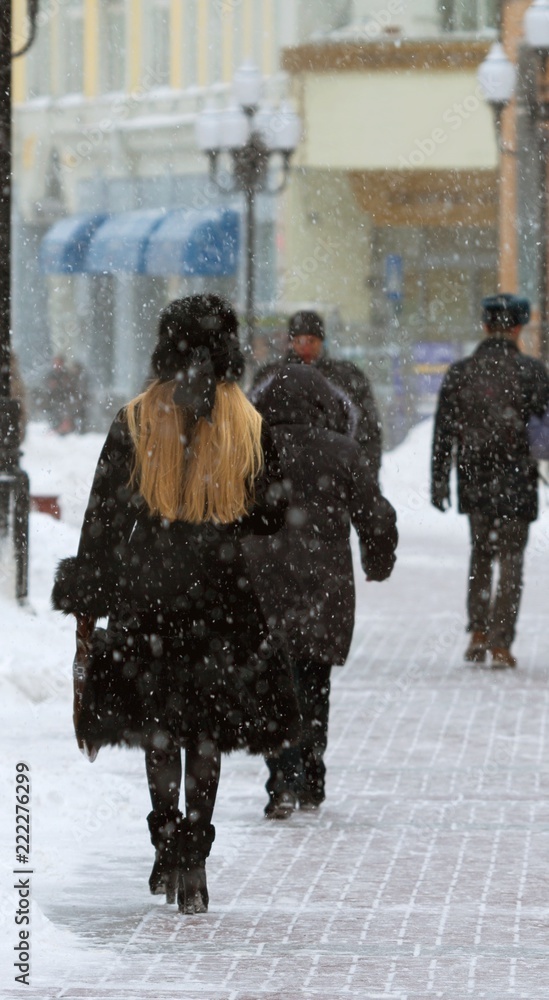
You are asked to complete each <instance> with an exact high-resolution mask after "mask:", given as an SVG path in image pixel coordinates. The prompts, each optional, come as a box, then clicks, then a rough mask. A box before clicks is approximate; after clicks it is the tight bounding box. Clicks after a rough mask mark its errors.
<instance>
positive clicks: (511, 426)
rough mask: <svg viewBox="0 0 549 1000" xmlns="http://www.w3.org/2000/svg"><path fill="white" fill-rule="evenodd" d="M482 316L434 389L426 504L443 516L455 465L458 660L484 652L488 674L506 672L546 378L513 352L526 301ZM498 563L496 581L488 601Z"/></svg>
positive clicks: (501, 301)
mask: <svg viewBox="0 0 549 1000" xmlns="http://www.w3.org/2000/svg"><path fill="white" fill-rule="evenodd" d="M482 315H483V322H484V328H485V331H486V334H487V336H486V338H485V339H484V340H483V341H482V342H481V343H480V344H479V346H478V347H477V348H476V350H475V351H474V353H473V354H472V355H471V356H470V357H467V358H464V359H463V360H461V361H457V362H456V363H455V364H453V365H451V366H450V368H449V369H448V372H447V373H446V376H445V378H444V381H443V383H442V386H441V389H440V396H439V400H438V407H437V412H436V417H435V429H434V439H433V455H432V494H431V495H432V503H433V504H434V506H435V507H437V508H438V509H439V510H441V511H444V510H445V509H446V508H447V506H448V505H449V502H450V486H449V476H450V469H451V467H452V463H453V460H454V457H455V461H456V465H457V480H458V502H459V510H460V513H462V514H467V515H468V516H469V521H470V528H471V546H472V548H471V564H470V570H469V590H468V598H467V610H468V617H469V622H468V631H469V632H470V633H471V640H470V643H469V646H468V649H467V651H466V653H465V659H466V660H468V661H470V662H480V663H483V662H484V661H485V659H486V655H487V653H488V651H490V652H491V656H492V662H493V665H494V666H499V667H505V666H508V667H514V666H516V660H515V658H514V656H513V655H512V653H511V644H512V642H513V639H514V636H515V627H516V621H517V615H518V610H519V604H520V597H521V593H522V565H523V559H524V550H525V547H526V543H527V540H528V530H529V525H530V523H531V522H532V521H535V519H536V517H537V514H538V488H537V480H538V470H537V464H536V462H535V461H534V460H533V459H532V458H531V456H530V451H529V444H528V436H527V429H526V428H527V423H528V420H529V418H530V417H531V416H532V415H533V414H536V415H541V414H542V413H543V411H544V410H545V408H546V407H547V405H548V404H549V377H548V375H547V371H546V369H545V367H544V365H543V364H541V362H539V361H537V360H536V359H535V358H531V357H528V356H527V355H524V354H521V353H520V351H519V347H518V343H517V341H518V338H519V335H520V332H521V330H522V327H523V325H524V324H525V323H527V322H528V319H529V316H530V308H529V303H528V300H527V299H521V298H518V297H517V296H515V295H508V294H502V295H495V296H489V297H488V298H485V299H483V302H482ZM496 562H497V563H499V580H498V585H497V589H496V591H495V594H493V595H492V577H493V571H494V564H495V563H496Z"/></svg>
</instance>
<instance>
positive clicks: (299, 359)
mask: <svg viewBox="0 0 549 1000" xmlns="http://www.w3.org/2000/svg"><path fill="white" fill-rule="evenodd" d="M288 336H289V340H290V343H289V347H288V350H287V352H286V355H285V357H284V358H283V360H282V361H277V362H272V363H270V364H267V365H263V367H262V368H260V369H259V370H258V371H257V372H256V375H255V377H254V381H253V387H255V386H257V385H259V384H260V383H261V382H263V381H264V380H265V378H266V376H267V375H271V374H273V372H275V371H278V370H280V368H281V367H283V366H284V365H287V364H288V363H298V364H305V365H314V366H315V368H318V370H319V371H320V372H321V373H322V374H323V375H324V377H325V378H327V379H328V380H329V381H330V382H332V384H333V385H336V386H338V388H340V389H342V390H343V392H344V393H345V395H346V396H348V397H349V399H350V400H351V402H352V403H353V404H354V406H355V407H356V416H357V419H356V426H355V427H354V433H353V436H354V437H355V439H356V440H357V442H358V444H359V445H360V447H361V448H362V451H363V453H364V456H365V458H366V460H367V463H368V466H369V469H370V471H371V473H372V475H374V476H375V477H376V478H377V476H378V475H379V469H380V466H381V422H380V419H379V414H378V412H377V407H376V403H375V399H374V395H373V392H372V389H371V387H370V383H369V382H368V379H367V378H366V376H365V375H363V373H362V372H361V370H360V368H357V366H356V365H354V364H353V363H352V362H351V361H339V360H338V361H336V360H335V359H334V358H330V357H329V356H328V355H327V354H326V352H325V348H324V338H325V331H324V323H323V321H322V318H321V317H320V316H319V315H318V313H317V312H314V311H313V310H307V309H303V310H301V311H300V312H296V313H294V315H293V316H290V319H289V322H288Z"/></svg>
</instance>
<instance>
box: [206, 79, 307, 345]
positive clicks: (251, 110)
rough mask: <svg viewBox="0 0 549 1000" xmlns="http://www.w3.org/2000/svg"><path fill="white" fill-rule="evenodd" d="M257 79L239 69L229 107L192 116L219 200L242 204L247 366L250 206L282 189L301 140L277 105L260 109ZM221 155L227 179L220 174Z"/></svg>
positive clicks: (294, 122)
mask: <svg viewBox="0 0 549 1000" xmlns="http://www.w3.org/2000/svg"><path fill="white" fill-rule="evenodd" d="M261 85H262V80H261V75H260V73H259V70H257V69H256V67H255V66H253V65H251V64H249V63H247V64H245V65H244V66H241V67H240V69H238V70H237V71H236V73H235V76H234V79H233V95H234V99H235V104H234V105H233V106H231V107H228V108H225V109H223V110H218V109H217V108H216V107H215V106H213V105H209V106H207V107H205V108H204V110H203V111H201V112H200V114H199V115H198V116H197V120H196V141H197V145H198V148H199V149H200V150H201V151H202V152H203V153H206V155H207V156H208V159H209V163H210V177H211V179H212V181H213V182H214V183H215V185H216V187H217V188H218V189H219V190H220V191H222V192H224V193H225V194H231V193H233V192H236V191H240V192H242V194H243V195H244V199H245V204H246V305H245V323H246V342H245V345H244V346H245V352H246V355H247V359H248V360H250V359H251V356H252V352H253V344H254V337H255V324H256V318H255V266H254V264H255V260H254V257H255V204H256V195H257V194H258V192H260V191H265V192H267V193H268V194H273V195H274V194H279V193H280V192H281V191H282V190H283V189H284V187H285V186H286V183H287V180H288V175H289V167H290V159H291V157H292V154H293V153H294V151H295V148H296V146H297V144H298V142H299V139H300V137H301V121H300V118H299V116H298V115H297V114H296V113H295V111H293V110H292V108H291V107H290V106H289V105H287V104H285V103H283V104H282V105H281V106H280V107H279V108H277V109H272V108H268V107H265V106H264V107H261V106H260V103H259V102H260V97H261ZM223 154H226V158H227V159H228V160H229V162H230V165H231V167H232V173H230V174H229V173H227V174H226V175H225V174H222V172H221V164H222V156H223ZM277 156H278V158H279V160H280V167H281V176H280V178H279V179H278V181H274V182H272V183H270V181H269V165H270V163H271V160H272V159H273V158H275V157H277Z"/></svg>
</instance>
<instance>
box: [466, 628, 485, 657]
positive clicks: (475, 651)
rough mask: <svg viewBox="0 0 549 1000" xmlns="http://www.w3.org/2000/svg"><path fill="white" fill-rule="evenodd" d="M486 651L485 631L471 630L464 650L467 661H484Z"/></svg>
mask: <svg viewBox="0 0 549 1000" xmlns="http://www.w3.org/2000/svg"><path fill="white" fill-rule="evenodd" d="M487 651H488V636H487V635H486V632H472V633H471V639H470V641H469V645H468V646H467V649H466V650H465V659H466V660H467V662H468V663H484V661H485V659H486V653H487Z"/></svg>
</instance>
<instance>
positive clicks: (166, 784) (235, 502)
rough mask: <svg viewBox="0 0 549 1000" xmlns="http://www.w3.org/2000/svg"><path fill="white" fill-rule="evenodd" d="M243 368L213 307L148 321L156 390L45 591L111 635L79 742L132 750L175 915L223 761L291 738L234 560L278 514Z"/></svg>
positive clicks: (135, 408) (272, 457)
mask: <svg viewBox="0 0 549 1000" xmlns="http://www.w3.org/2000/svg"><path fill="white" fill-rule="evenodd" d="M243 368H244V361H243V356H242V353H241V351H240V347H239V344H238V334H237V320H236V315H235V313H234V311H233V309H232V308H231V307H230V306H229V304H228V303H226V302H225V301H224V300H223V299H221V298H219V297H218V296H215V295H205V296H201V295H197V296H191V297H189V298H186V299H180V300H176V301H174V302H172V303H171V304H170V305H169V306H168V307H167V308H166V309H165V310H164V311H163V313H162V315H161V318H160V329H159V338H158V342H157V345H156V348H155V350H154V353H153V356H152V370H153V373H154V376H155V378H154V381H153V382H152V383H151V384H150V385H149V387H148V388H147V389H146V390H145V392H143V393H142V394H141V395H139V396H138V397H137V398H136V399H134V400H132V401H131V402H130V403H129V404H128V405H127V406H126V407H125V408H124V409H122V410H121V411H120V412H119V414H118V415H117V417H116V419H115V421H114V423H113V425H112V427H111V430H110V432H109V434H108V437H107V440H106V442H105V445H104V448H103V451H102V453H101V456H100V459H99V464H98V466H97V471H96V474H95V479H94V482H93V487H92V491H91V496H90V500H89V503H88V507H87V510H86V514H85V517H84V524H83V528H82V534H81V538H80V544H79V548H78V554H77V556H76V558H71V559H66V560H64V561H63V562H62V563H61V564H60V566H59V569H58V572H57V577H56V581H55V586H54V591H53V606H54V607H55V608H56V609H58V610H60V611H63V612H64V613H66V614H68V613H72V614H74V615H76V616H77V618H78V619H79V620H80V621H81V620H82V619H84V620H86V619H88V620H90V621H91V622H93V621H94V620H96V619H98V618H103V617H108V627H107V629H106V633H104V634H103V635H102V636H101V635H100V634H99V635H98V634H95V638H94V641H93V645H92V655H91V665H90V668H89V673H88V678H87V683H86V687H85V691H84V698H83V706H82V710H81V714H80V718H79V721H78V727H77V735H78V737H79V739H80V740H84V741H86V743H87V744H88V745H92V746H94V747H99V746H102V745H104V744H115V745H116V744H121V745H128V746H140V747H143V748H144V749H145V758H146V769H147V776H148V783H149V789H150V795H151V801H152V807H153V808H152V812H151V813H150V814H149V816H148V824H149V829H150V834H151V840H152V843H153V845H154V847H155V848H156V856H155V864H154V867H153V870H152V873H151V877H150V889H151V892H153V893H154V894H156V893H163V892H165V893H166V898H167V900H168V901H169V902H173V901H174V899H175V891H176V885H177V886H178V889H177V894H178V904H179V908H180V910H182V911H183V912H185V913H194V912H197V913H198V912H205V911H206V910H207V906H208V893H207V887H206V875H205V860H206V858H207V857H208V855H209V852H210V848H211V845H212V842H213V839H214V834H215V829H214V827H213V825H212V823H211V819H212V814H213V808H214V803H215V797H216V792H217V785H218V780H219V766H220V754H221V753H228V752H230V751H232V750H236V749H238V748H240V747H243V748H247V749H248V750H250V751H251V752H252V753H256V754H265V753H269V754H271V753H274V754H276V753H277V752H278V751H279V750H280V748H281V747H283V746H286V745H288V744H290V743H292V741H294V742H295V741H296V740H297V739H298V738H299V733H300V719H299V707H298V704H297V700H296V695H295V690H294V686H293V681H292V676H291V669H290V666H289V663H288V661H287V658H286V657H285V655H284V649H283V645H282V643H281V642H279V641H278V640H277V638H276V637H273V636H272V635H271V634H270V633H269V630H268V628H267V625H266V622H265V619H264V617H263V615H262V613H261V608H260V605H259V602H258V599H257V597H256V594H255V592H254V590H253V589H252V587H251V584H250V580H249V574H248V572H247V569H246V566H245V563H244V558H243V553H242V541H241V540H242V538H243V537H244V536H245V535H246V534H248V533H258V534H270V533H271V532H276V531H278V530H279V528H280V527H281V526H282V525H283V523H284V512H285V509H286V507H287V503H288V501H287V498H286V497H285V493H284V488H283V485H282V480H281V473H280V468H279V465H278V459H277V455H276V450H275V448H274V446H273V443H272V439H271V435H270V432H269V429H268V427H267V425H266V424H265V422H264V421H263V420H262V418H261V417H260V415H259V413H258V412H257V411H256V410H255V409H254V408H253V406H252V405H251V404H250V403H249V402H248V400H247V399H246V397H245V396H244V394H243V393H242V391H241V389H240V388H239V387H238V385H237V384H236V379H238V378H239V377H240V375H241V374H242V371H243ZM181 748H184V749H185V751H186V753H185V786H184V787H185V803H186V811H185V815H183V814H182V812H181V810H180V808H179V790H180V784H181V776H182V775H181V754H180V749H181Z"/></svg>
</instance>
